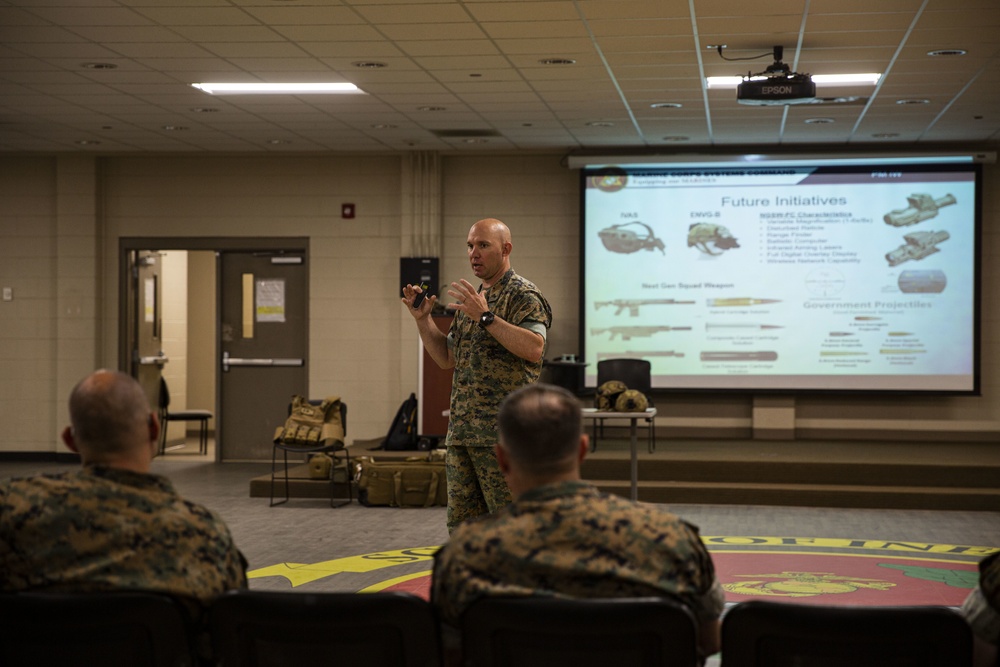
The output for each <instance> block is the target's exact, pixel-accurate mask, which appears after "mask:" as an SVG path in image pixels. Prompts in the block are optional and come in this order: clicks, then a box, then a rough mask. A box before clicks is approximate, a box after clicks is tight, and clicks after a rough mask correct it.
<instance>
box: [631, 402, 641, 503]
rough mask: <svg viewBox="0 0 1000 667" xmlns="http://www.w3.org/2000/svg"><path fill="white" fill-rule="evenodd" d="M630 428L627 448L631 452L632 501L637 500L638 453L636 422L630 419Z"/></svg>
mask: <svg viewBox="0 0 1000 667" xmlns="http://www.w3.org/2000/svg"><path fill="white" fill-rule="evenodd" d="M631 421H632V428H631V436H632V437H631V438H630V440H629V446H630V448H631V452H632V500H638V499H639V488H638V483H639V452H638V439H639V433H638V425H637V424H636V420H635V418H634V417H633V418H632V420H631Z"/></svg>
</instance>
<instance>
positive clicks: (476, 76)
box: [469, 72, 482, 79]
mask: <svg viewBox="0 0 1000 667" xmlns="http://www.w3.org/2000/svg"><path fill="white" fill-rule="evenodd" d="M469 76H471V77H472V78H474V79H478V78H479V77H481V76H482V74H479V73H478V72H476V73H473V74H470V75H469Z"/></svg>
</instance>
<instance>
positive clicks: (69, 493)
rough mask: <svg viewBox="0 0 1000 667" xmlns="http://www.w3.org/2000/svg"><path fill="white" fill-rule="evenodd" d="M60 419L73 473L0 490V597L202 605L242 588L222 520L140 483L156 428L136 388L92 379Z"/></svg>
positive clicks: (154, 479)
mask: <svg viewBox="0 0 1000 667" xmlns="http://www.w3.org/2000/svg"><path fill="white" fill-rule="evenodd" d="M69 412H70V420H71V423H72V427H67V428H66V430H65V431H64V432H63V434H62V437H63V441H64V442H65V443H66V446H67V447H69V448H70V449H71V450H72V451H74V452H77V453H79V454H80V458H81V460H82V463H83V467H82V468H81V469H79V470H75V471H72V472H65V473H59V474H42V475H37V476H34V477H26V478H19V479H11V480H6V481H3V482H0V591H3V592H10V591H50V592H78V591H100V590H110V589H123V588H124V589H144V590H149V591H156V592H162V593H167V594H172V595H177V596H180V597H182V598H184V599H192V600H193V599H198V600H202V601H205V600H207V599H209V598H211V597H212V596H214V595H216V594H218V593H221V592H223V591H225V590H229V589H233V588H246V586H247V579H246V561H245V559H244V558H243V555H242V554H241V553H240V552H239V551H238V550H237V548H236V546H235V544H234V543H233V538H232V536H231V535H230V534H229V529H228V528H227V527H226V525H225V524H224V523H223V522H222V520H221V519H220V518H219V517H218V516H217V515H216V514H214V513H213V512H211V511H210V510H208V509H206V508H205V507H202V506H201V505H198V504H196V503H193V502H190V501H187V500H184V499H183V498H181V497H180V496H179V495H178V494H177V492H176V491H175V490H174V488H173V486H172V485H171V483H170V481H169V480H168V479H166V478H165V477H161V476H159V475H153V474H150V472H149V470H150V463H151V461H152V460H153V457H154V456H155V455H156V451H157V443H158V436H159V432H160V425H159V422H158V421H157V419H156V415H155V414H153V413H152V412H151V411H150V409H149V401H148V400H147V398H146V395H145V393H144V392H143V390H142V388H141V387H140V386H139V383H138V382H136V381H135V380H134V379H132V378H131V377H129V376H128V375H125V374H123V373H117V372H111V371H97V372H95V373H92V374H91V375H88V376H87V377H86V378H84V379H83V380H82V381H81V382H80V383H79V384H78V385H77V386H76V388H75V389H74V390H73V393H72V394H71V395H70V399H69ZM196 606H197V605H196V604H194V603H192V608H194V607H196Z"/></svg>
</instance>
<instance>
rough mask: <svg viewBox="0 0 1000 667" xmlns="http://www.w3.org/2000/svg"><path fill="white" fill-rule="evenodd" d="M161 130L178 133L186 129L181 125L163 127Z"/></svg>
mask: <svg viewBox="0 0 1000 667" xmlns="http://www.w3.org/2000/svg"><path fill="white" fill-rule="evenodd" d="M163 129H164V130H166V131H167V132H180V131H182V130H186V129H188V128H187V127H185V126H183V125H164V126H163Z"/></svg>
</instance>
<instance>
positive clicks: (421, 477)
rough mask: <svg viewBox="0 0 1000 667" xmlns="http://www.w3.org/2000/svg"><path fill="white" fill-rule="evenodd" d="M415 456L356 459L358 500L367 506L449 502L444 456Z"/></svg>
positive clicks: (423, 505)
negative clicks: (398, 458)
mask: <svg viewBox="0 0 1000 667" xmlns="http://www.w3.org/2000/svg"><path fill="white" fill-rule="evenodd" d="M430 458H431V457H425V456H411V457H409V458H408V459H406V460H405V461H375V460H373V459H372V458H371V457H368V456H361V457H358V458H357V459H355V470H356V473H355V480H356V481H357V483H358V502H360V503H361V504H362V505H364V506H366V507H379V506H387V507H430V506H432V505H447V504H448V483H447V480H446V479H445V469H444V460H443V459H442V460H429V459H430Z"/></svg>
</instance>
